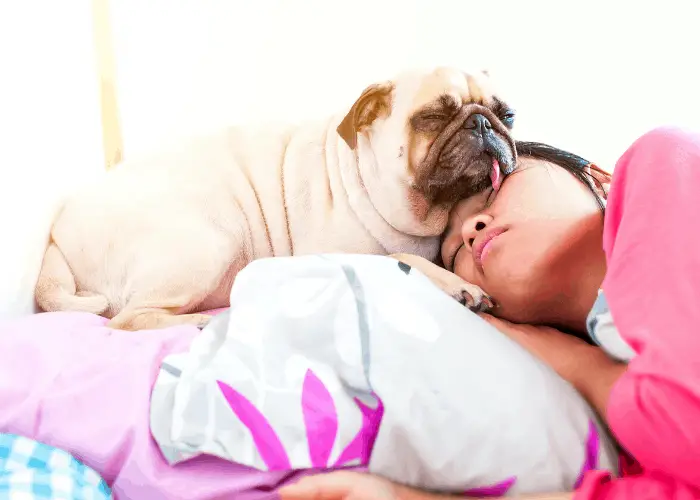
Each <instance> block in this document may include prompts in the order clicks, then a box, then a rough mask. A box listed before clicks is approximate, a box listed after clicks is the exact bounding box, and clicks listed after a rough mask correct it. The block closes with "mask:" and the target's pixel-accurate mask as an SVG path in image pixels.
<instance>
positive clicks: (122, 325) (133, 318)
mask: <svg viewBox="0 0 700 500" xmlns="http://www.w3.org/2000/svg"><path fill="white" fill-rule="evenodd" d="M211 318H212V316H209V315H207V314H175V313H173V312H172V311H169V310H167V309H157V308H152V307H151V308H148V307H143V308H136V309H133V308H130V309H124V310H122V311H121V312H120V313H119V314H117V315H116V316H115V317H114V318H112V320H111V321H110V322H109V323H108V324H107V326H108V327H110V328H114V329H116V330H130V331H136V330H153V329H156V328H166V327H168V326H176V325H194V326H196V327H197V328H200V329H202V328H204V327H205V326H206V325H207V323H209V320H210V319H211Z"/></svg>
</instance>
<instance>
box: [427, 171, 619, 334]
mask: <svg viewBox="0 0 700 500" xmlns="http://www.w3.org/2000/svg"><path fill="white" fill-rule="evenodd" d="M602 230H603V216H602V214H601V212H600V210H599V208H598V205H597V204H596V200H595V197H594V195H593V193H591V191H590V190H589V189H588V188H587V187H586V186H584V185H583V184H582V183H581V182H580V181H579V180H578V179H576V177H574V176H573V175H571V174H570V173H569V172H567V171H566V170H564V169H563V168H561V167H559V166H556V165H554V164H551V163H547V162H543V161H540V160H534V159H530V158H523V159H521V160H520V161H519V168H518V170H516V171H515V172H514V173H513V174H511V175H510V176H508V177H507V178H506V179H505V180H504V182H503V185H502V187H501V189H500V190H499V191H498V193H497V194H490V193H485V194H484V195H482V196H480V197H473V198H470V199H468V200H464V201H462V202H461V203H459V204H458V205H457V206H456V207H455V209H454V210H453V211H452V213H451V215H450V222H449V226H448V229H447V233H446V235H445V238H444V242H443V244H442V248H441V256H442V260H443V263H444V265H445V267H446V268H447V269H448V270H450V271H453V272H454V273H456V274H457V275H459V276H460V277H462V278H463V279H465V280H466V281H468V282H470V283H473V284H475V285H479V286H480V287H481V288H482V289H483V290H484V291H486V293H488V294H489V295H491V296H492V297H493V299H494V300H495V302H496V304H497V307H496V308H495V309H494V311H493V313H494V315H497V316H500V317H503V318H505V319H509V320H510V321H515V322H521V323H546V324H556V325H560V326H566V327H575V328H578V327H581V326H583V322H584V321H585V315H586V313H587V312H588V310H589V309H590V307H591V306H592V305H593V301H594V300H595V297H596V294H597V290H598V288H599V286H600V284H601V282H602V280H603V276H604V274H605V257H604V254H603V250H602V232H603V231H602ZM581 315H583V317H581Z"/></svg>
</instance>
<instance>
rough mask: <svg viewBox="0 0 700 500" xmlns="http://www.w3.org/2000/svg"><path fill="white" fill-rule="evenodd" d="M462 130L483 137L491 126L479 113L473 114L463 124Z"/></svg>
mask: <svg viewBox="0 0 700 500" xmlns="http://www.w3.org/2000/svg"><path fill="white" fill-rule="evenodd" d="M464 128H466V129H467V130H473V131H474V132H476V133H477V134H479V135H484V134H485V133H486V131H487V130H491V128H493V127H492V125H491V122H490V121H489V119H488V118H486V117H485V116H484V115H482V114H480V113H474V114H473V115H471V116H470V117H469V118H467V121H465V122H464Z"/></svg>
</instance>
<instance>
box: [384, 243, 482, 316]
mask: <svg viewBox="0 0 700 500" xmlns="http://www.w3.org/2000/svg"><path fill="white" fill-rule="evenodd" d="M390 257H392V258H394V259H396V260H398V261H399V262H403V263H404V264H407V265H408V266H410V267H412V268H416V269H418V270H419V271H420V272H422V273H423V274H425V275H426V276H427V277H428V278H429V279H430V281H432V282H433V284H435V285H436V286H437V287H438V288H440V289H441V290H442V291H443V292H445V293H446V294H448V295H449V296H450V297H452V298H453V299H455V300H456V301H458V302H459V303H460V304H462V305H465V306H467V307H468V308H469V309H471V310H472V311H488V310H489V309H491V308H493V301H492V300H491V297H489V296H488V295H487V294H486V292H484V291H483V290H482V289H481V288H479V287H478V286H476V285H472V284H471V283H468V282H466V281H464V280H463V279H462V278H460V277H459V276H457V275H456V274H454V273H451V272H450V271H448V270H447V269H443V268H442V267H440V266H437V265H435V264H433V263H432V262H430V261H429V260H427V259H424V258H423V257H418V256H417V255H411V254H407V253H397V254H393V255H390Z"/></svg>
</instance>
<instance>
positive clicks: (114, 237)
mask: <svg viewBox="0 0 700 500" xmlns="http://www.w3.org/2000/svg"><path fill="white" fill-rule="evenodd" d="M489 85H490V84H489V81H488V78H487V77H486V76H485V75H484V74H479V75H478V76H474V75H467V74H465V73H463V72H461V71H458V70H455V69H450V68H438V69H434V70H430V71H416V72H411V73H406V74H403V75H401V76H400V77H399V78H397V79H396V80H394V81H392V82H386V83H382V84H379V86H375V87H374V89H375V90H374V91H372V92H369V93H366V94H363V96H365V97H363V98H361V99H360V100H358V102H356V103H355V106H353V108H352V109H351V110H350V113H342V114H339V115H337V116H334V117H331V118H329V119H327V120H325V121H320V122H316V123H310V124H306V125H301V126H294V127H288V128H283V127H278V128H275V129H272V128H268V129H263V130H253V129H251V128H244V127H236V128H230V129H228V130H225V131H223V132H222V133H220V134H218V135H215V136H210V137H204V138H200V139H197V140H195V141H193V142H192V143H188V144H183V145H182V147H180V148H179V149H177V150H172V151H169V152H167V153H164V154H160V155H154V156H152V157H149V158H143V159H140V160H136V161H127V162H125V163H123V164H121V165H119V166H117V167H116V168H114V169H112V170H111V171H110V172H109V173H108V174H107V175H106V176H105V178H104V179H103V180H101V181H99V182H98V183H96V184H94V185H91V186H87V187H86V188H85V189H83V190H81V191H80V192H78V193H77V194H75V195H73V196H71V197H70V198H69V199H68V200H67V201H66V202H65V205H64V206H63V207H62V210H61V211H60V213H59V214H58V216H57V218H56V220H55V223H54V225H53V228H52V231H51V243H50V245H49V247H48V249H47V251H46V255H45V258H44V262H43V266H42V270H41V273H40V277H39V280H38V283H37V287H36V299H37V302H38V304H39V305H40V306H41V307H42V309H44V310H47V311H56V310H79V311H88V312H93V313H96V314H103V315H105V316H107V317H109V318H112V319H111V322H110V326H112V327H115V328H123V329H130V330H137V329H146V328H158V327H163V326H168V325H173V324H182V323H189V324H195V325H198V326H201V325H203V324H205V323H206V322H207V321H208V319H209V316H206V315H204V314H201V311H206V310H208V309H212V308H217V307H223V306H227V305H228V303H229V293H230V290H231V287H232V285H233V281H234V278H235V276H236V274H237V273H238V272H239V271H240V270H241V269H242V268H243V267H244V266H245V265H246V264H248V263H249V262H250V261H251V260H253V259H259V258H263V257H271V256H288V255H302V254H309V253H325V252H352V253H371V254H393V253H405V254H414V255H416V256H420V257H423V258H425V259H428V260H432V259H434V258H435V256H436V255H437V251H438V245H439V240H438V238H439V235H440V233H441V232H442V231H443V229H444V228H445V225H446V222H447V216H448V212H449V209H450V208H451V206H450V205H449V204H444V203H442V204H440V205H438V206H433V205H431V203H430V202H429V201H428V200H426V199H425V197H423V196H422V195H421V194H420V192H419V191H417V190H416V188H415V186H414V183H413V175H414V173H415V166H414V165H410V164H409V156H410V155H409V151H408V148H409V143H410V140H411V137H410V135H411V131H410V128H409V127H408V125H407V124H408V123H409V120H410V118H411V116H412V114H413V113H414V112H415V110H416V109H419V108H420V107H422V106H425V105H426V104H428V103H430V102H431V101H433V100H434V99H436V98H438V97H440V96H442V95H445V94H449V95H452V96H453V97H455V98H458V99H459V100H460V101H461V102H464V103H469V102H480V103H487V101H488V99H490V96H492V91H491V89H490V86H489ZM376 89H379V90H376ZM362 99H364V100H362ZM358 103H359V104H358ZM348 117H349V118H348ZM344 119H345V121H344ZM348 120H349V121H348ZM348 123H350V125H351V127H352V128H353V134H356V144H355V145H354V148H353V147H351V144H350V143H349V142H348V140H347V139H348V138H347V137H346V138H345V139H344V138H343V137H341V136H340V135H339V133H338V132H337V129H338V127H339V125H343V124H344V126H347V125H348ZM353 139H354V137H352V138H350V142H352V140H353Z"/></svg>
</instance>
